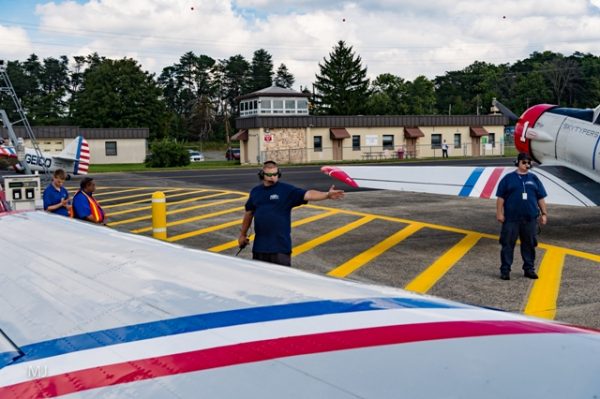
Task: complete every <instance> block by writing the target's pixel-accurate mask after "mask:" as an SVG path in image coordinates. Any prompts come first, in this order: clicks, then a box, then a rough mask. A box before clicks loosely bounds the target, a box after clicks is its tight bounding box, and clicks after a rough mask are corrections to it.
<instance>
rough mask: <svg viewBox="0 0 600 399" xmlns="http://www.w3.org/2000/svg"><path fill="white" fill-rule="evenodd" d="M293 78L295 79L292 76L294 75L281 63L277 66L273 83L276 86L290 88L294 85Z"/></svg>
mask: <svg viewBox="0 0 600 399" xmlns="http://www.w3.org/2000/svg"><path fill="white" fill-rule="evenodd" d="M295 80H296V79H295V78H294V75H292V74H291V73H290V72H288V69H287V67H286V66H285V64H283V63H282V64H281V65H279V68H277V73H276V75H275V79H274V81H273V83H274V84H275V86H277V87H283V88H285V89H291V88H292V86H293V85H294V81H295Z"/></svg>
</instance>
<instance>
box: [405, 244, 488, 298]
mask: <svg viewBox="0 0 600 399" xmlns="http://www.w3.org/2000/svg"><path fill="white" fill-rule="evenodd" d="M480 238H481V235H480V234H467V235H466V236H465V237H463V239H462V240H460V241H459V242H458V243H457V244H456V245H454V246H453V247H452V248H450V249H449V250H448V251H446V253H444V254H443V255H442V256H440V257H439V258H438V259H436V261H435V262H433V263H432V264H431V265H430V266H429V267H428V268H427V269H425V270H423V272H421V274H419V275H418V276H417V277H416V278H415V279H414V280H413V281H411V282H410V283H408V284H407V285H406V287H404V288H405V289H407V290H409V291H413V292H420V293H422V294H424V293H426V292H427V291H429V290H430V289H431V287H433V286H434V285H435V284H436V283H437V282H438V281H439V280H440V279H441V278H442V277H444V275H445V274H446V273H447V272H448V271H449V270H450V269H451V268H452V267H453V266H454V265H455V264H456V263H457V262H458V261H459V260H461V259H462V257H463V256H465V254H466V253H467V252H469V251H470V250H471V248H473V247H474V246H475V244H477V243H478V242H479V239H480Z"/></svg>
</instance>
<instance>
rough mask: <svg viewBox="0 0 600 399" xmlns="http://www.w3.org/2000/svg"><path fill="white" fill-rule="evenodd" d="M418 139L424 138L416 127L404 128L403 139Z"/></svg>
mask: <svg viewBox="0 0 600 399" xmlns="http://www.w3.org/2000/svg"><path fill="white" fill-rule="evenodd" d="M419 137H425V133H423V132H422V131H421V129H419V128H418V127H405V128H404V138H405V139H417V138H419Z"/></svg>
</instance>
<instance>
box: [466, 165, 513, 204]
mask: <svg viewBox="0 0 600 399" xmlns="http://www.w3.org/2000/svg"><path fill="white" fill-rule="evenodd" d="M510 169H511V168H505V167H498V168H482V167H479V168H475V169H474V170H473V172H472V173H471V174H470V175H469V177H468V178H467V181H466V182H465V184H464V185H463V186H462V188H461V190H460V192H459V194H458V195H459V196H461V197H479V198H493V197H495V193H496V187H497V186H498V183H499V182H500V179H501V178H502V176H504V174H506V173H507V172H509V171H510Z"/></svg>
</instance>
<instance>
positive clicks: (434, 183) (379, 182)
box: [321, 166, 600, 206]
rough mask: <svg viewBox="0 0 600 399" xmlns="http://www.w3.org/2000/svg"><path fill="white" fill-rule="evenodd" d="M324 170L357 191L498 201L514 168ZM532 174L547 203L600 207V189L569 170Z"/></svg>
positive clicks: (541, 170)
mask: <svg viewBox="0 0 600 399" xmlns="http://www.w3.org/2000/svg"><path fill="white" fill-rule="evenodd" d="M321 170H322V171H323V173H325V174H327V175H329V176H331V177H334V178H336V179H338V180H340V181H342V182H344V183H346V184H349V185H351V186H353V187H364V188H376V189H383V190H395V191H411V192H417V193H429V194H443V195H456V196H460V197H474V198H491V199H494V198H496V189H497V187H498V183H499V182H500V180H501V179H502V177H503V176H504V175H506V174H507V173H510V172H512V171H513V170H514V167H476V166H340V167H337V166H336V167H332V166H324V167H323V168H321ZM559 172H561V173H559ZM531 173H535V174H536V175H537V176H538V177H539V178H540V180H541V181H542V183H543V184H544V187H545V188H546V191H547V193H548V197H546V202H547V203H550V204H560V205H573V206H598V205H599V204H600V185H599V184H598V183H596V182H594V181H592V180H591V179H589V178H587V177H585V176H583V175H581V174H580V173H578V172H575V171H573V170H571V169H568V168H566V167H540V168H536V169H535V170H534V171H532V172H531ZM574 182H579V185H577V184H574ZM582 182H585V184H583V183H582Z"/></svg>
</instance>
